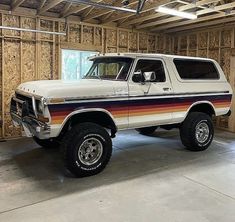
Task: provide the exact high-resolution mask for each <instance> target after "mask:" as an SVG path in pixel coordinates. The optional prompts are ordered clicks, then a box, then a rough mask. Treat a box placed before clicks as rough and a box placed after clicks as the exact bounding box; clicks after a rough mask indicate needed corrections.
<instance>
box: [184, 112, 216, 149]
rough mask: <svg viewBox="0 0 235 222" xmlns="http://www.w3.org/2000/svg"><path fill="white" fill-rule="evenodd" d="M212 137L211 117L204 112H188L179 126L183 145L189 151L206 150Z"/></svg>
mask: <svg viewBox="0 0 235 222" xmlns="http://www.w3.org/2000/svg"><path fill="white" fill-rule="evenodd" d="M213 137H214V127H213V123H212V120H211V117H210V116H209V115H207V114H205V113H201V112H192V113H189V114H188V116H187V117H186V119H185V120H184V122H183V124H182V125H181V127H180V138H181V141H182V143H183V145H184V146H185V147H186V148H187V149H188V150H191V151H203V150H206V149H207V148H208V147H209V146H210V144H211V142H212V140H213Z"/></svg>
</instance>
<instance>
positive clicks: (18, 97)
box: [16, 93, 35, 116]
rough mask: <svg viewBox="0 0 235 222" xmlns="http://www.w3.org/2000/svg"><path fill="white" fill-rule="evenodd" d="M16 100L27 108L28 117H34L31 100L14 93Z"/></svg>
mask: <svg viewBox="0 0 235 222" xmlns="http://www.w3.org/2000/svg"><path fill="white" fill-rule="evenodd" d="M16 98H17V99H20V100H22V101H24V102H26V104H27V107H28V111H29V115H32V116H35V113H34V110H33V102H32V98H30V97H27V96H24V95H22V94H19V93H16Z"/></svg>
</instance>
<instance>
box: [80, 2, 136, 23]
mask: <svg viewBox="0 0 235 222" xmlns="http://www.w3.org/2000/svg"><path fill="white" fill-rule="evenodd" d="M138 2H139V1H133V2H131V3H130V4H129V5H128V6H134V5H136V4H138ZM113 6H117V7H120V6H122V5H121V4H120V3H119V2H118V3H115V4H113ZM112 11H113V10H104V11H102V12H100V13H95V14H93V15H90V16H88V17H86V18H85V20H84V21H89V20H91V19H94V18H98V17H100V16H103V15H107V14H109V13H110V12H112ZM83 17H85V16H83Z"/></svg>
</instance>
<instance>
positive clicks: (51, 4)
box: [38, 0, 63, 15]
mask: <svg viewBox="0 0 235 222" xmlns="http://www.w3.org/2000/svg"><path fill="white" fill-rule="evenodd" d="M61 2H63V0H51V1H50V2H49V3H48V4H47V5H45V6H44V7H42V8H41V9H39V10H38V14H39V15H40V14H42V13H44V12H46V11H48V10H50V9H51V8H53V7H55V6H56V5H58V4H60V3H61Z"/></svg>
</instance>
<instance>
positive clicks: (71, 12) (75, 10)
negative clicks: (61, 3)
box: [61, 0, 102, 18]
mask: <svg viewBox="0 0 235 222" xmlns="http://www.w3.org/2000/svg"><path fill="white" fill-rule="evenodd" d="M95 2H96V3H99V2H102V0H98V1H95ZM90 7H91V6H90V5H85V6H77V7H75V8H71V9H70V10H68V11H67V12H65V13H62V15H61V17H62V18H65V17H68V16H69V15H72V14H76V13H78V12H81V11H83V10H85V9H87V8H90Z"/></svg>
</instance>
